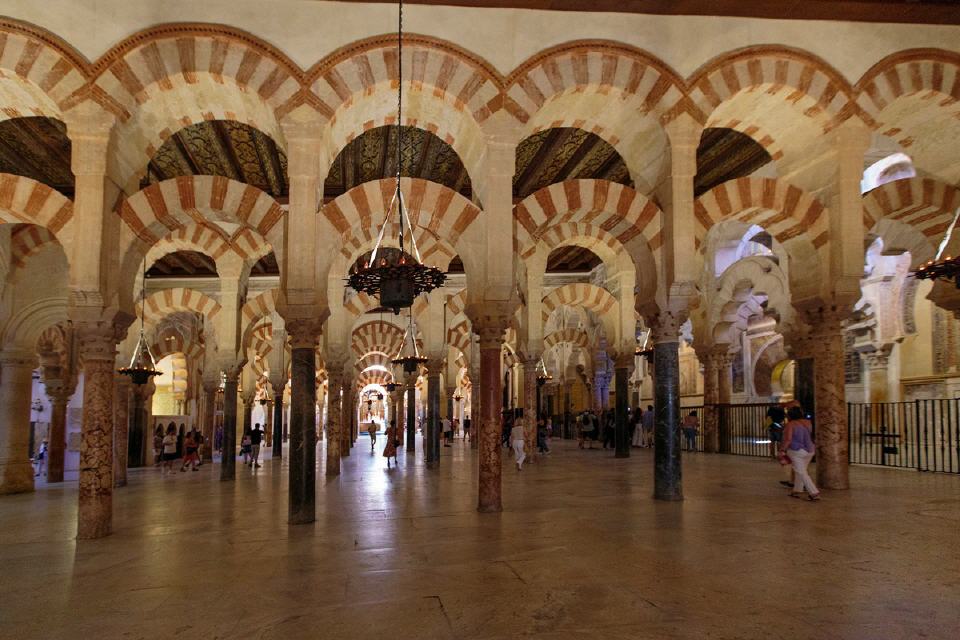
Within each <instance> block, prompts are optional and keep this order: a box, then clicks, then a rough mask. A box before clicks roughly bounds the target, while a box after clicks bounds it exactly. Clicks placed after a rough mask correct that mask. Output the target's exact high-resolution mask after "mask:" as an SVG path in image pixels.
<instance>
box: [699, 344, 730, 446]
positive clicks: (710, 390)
mask: <svg viewBox="0 0 960 640" xmlns="http://www.w3.org/2000/svg"><path fill="white" fill-rule="evenodd" d="M724 349H725V348H724ZM719 355H720V354H717V353H714V352H713V351H712V350H710V351H707V353H706V354H705V355H704V356H703V450H704V451H705V452H707V453H717V452H718V451H719V450H720V438H719V434H718V432H717V429H718V428H719V418H720V416H719V409H718V408H717V404H718V403H719V402H720V390H719V388H718V386H717V383H718V379H717V360H718V356H719Z"/></svg>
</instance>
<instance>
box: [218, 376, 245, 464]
mask: <svg viewBox="0 0 960 640" xmlns="http://www.w3.org/2000/svg"><path fill="white" fill-rule="evenodd" d="M225 373H226V381H225V382H224V384H223V439H222V446H223V456H222V463H221V465H220V480H225V481H230V480H234V479H236V477H237V387H238V386H239V382H240V380H239V379H240V369H239V368H233V367H231V368H230V369H228V370H227V371H226V372H225Z"/></svg>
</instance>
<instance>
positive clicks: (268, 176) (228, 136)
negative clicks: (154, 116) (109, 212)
mask: <svg viewBox="0 0 960 640" xmlns="http://www.w3.org/2000/svg"><path fill="white" fill-rule="evenodd" d="M184 175H213V176H225V177H227V178H231V179H232V180H237V181H238V182H245V183H247V184H251V185H253V186H255V187H257V188H258V189H260V190H261V191H265V192H266V193H269V194H270V195H272V196H273V197H274V198H278V199H285V198H286V197H287V195H288V194H289V191H290V189H289V185H288V184H287V156H286V155H285V154H284V153H283V151H281V150H280V149H279V148H278V147H277V144H276V143H275V142H274V141H273V139H272V138H270V137H269V136H267V135H266V134H263V133H261V132H260V131H259V130H257V129H254V128H253V127H251V126H249V125H246V124H242V123H240V122H234V121H232V120H207V121H204V122H198V123H197V124H194V125H191V126H189V127H186V128H183V129H181V130H180V131H178V132H177V133H175V134H173V135H172V136H170V137H169V138H167V140H166V142H164V143H163V146H162V147H160V149H159V150H158V151H157V153H156V154H155V155H154V156H153V158H151V160H150V163H149V165H147V175H146V177H145V178H144V180H143V182H144V186H145V185H146V184H153V183H156V182H162V181H164V180H168V179H170V178H175V177H177V176H184Z"/></svg>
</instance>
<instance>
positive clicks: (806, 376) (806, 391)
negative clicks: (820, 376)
mask: <svg viewBox="0 0 960 640" xmlns="http://www.w3.org/2000/svg"><path fill="white" fill-rule="evenodd" d="M794 362H796V367H795V368H794V376H793V397H794V398H795V399H796V400H797V402H799V403H800V408H801V409H803V412H804V414H805V415H808V416H815V415H816V409H817V406H816V400H815V396H816V387H815V385H814V382H813V380H814V370H815V368H816V367H815V366H814V362H813V357H812V356H811V355H810V354H809V353H804V354H803V355H802V356H801V355H799V354H798V356H797V358H796V360H795V361H794ZM814 428H816V425H814Z"/></svg>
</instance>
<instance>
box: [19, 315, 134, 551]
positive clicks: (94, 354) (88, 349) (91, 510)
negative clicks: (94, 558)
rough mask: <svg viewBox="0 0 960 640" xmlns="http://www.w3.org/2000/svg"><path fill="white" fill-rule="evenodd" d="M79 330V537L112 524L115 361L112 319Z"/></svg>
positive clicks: (96, 534) (93, 534) (103, 530)
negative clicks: (80, 425)
mask: <svg viewBox="0 0 960 640" xmlns="http://www.w3.org/2000/svg"><path fill="white" fill-rule="evenodd" d="M78 333H79V338H80V358H81V360H82V361H83V427H82V433H81V436H82V437H81V441H80V507H79V511H78V513H77V538H79V539H81V540H85V539H91V538H102V537H104V536H108V535H110V533H111V532H112V530H113V420H114V411H113V393H114V392H113V378H114V369H113V365H114V360H115V359H116V355H117V336H116V331H115V329H114V327H113V325H112V324H107V323H104V322H90V323H84V324H82V325H80V327H79V332H78ZM27 401H28V402H29V394H28V395H27Z"/></svg>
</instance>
